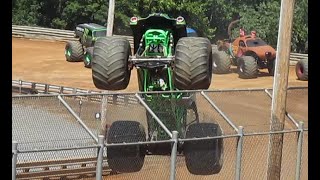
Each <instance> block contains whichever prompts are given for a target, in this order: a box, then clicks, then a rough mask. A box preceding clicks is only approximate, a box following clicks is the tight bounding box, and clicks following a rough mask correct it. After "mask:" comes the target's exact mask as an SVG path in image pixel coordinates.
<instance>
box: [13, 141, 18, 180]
mask: <svg viewBox="0 0 320 180" xmlns="http://www.w3.org/2000/svg"><path fill="white" fill-rule="evenodd" d="M17 158H18V142H17V141H12V180H15V179H16V174H17Z"/></svg>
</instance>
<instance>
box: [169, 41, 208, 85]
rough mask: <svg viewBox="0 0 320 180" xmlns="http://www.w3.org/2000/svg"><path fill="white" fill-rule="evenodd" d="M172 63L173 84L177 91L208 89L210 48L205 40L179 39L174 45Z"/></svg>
mask: <svg viewBox="0 0 320 180" xmlns="http://www.w3.org/2000/svg"><path fill="white" fill-rule="evenodd" d="M174 63H175V67H174V84H175V86H176V87H177V88H178V89H180V90H196V89H208V88H209V86H210V84H211V78H212V47H211V43H210V41H209V40H208V39H207V38H203V37H183V38H180V39H179V41H178V43H177V45H176V52H175V62H174Z"/></svg>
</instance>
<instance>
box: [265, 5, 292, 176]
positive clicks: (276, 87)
mask: <svg viewBox="0 0 320 180" xmlns="http://www.w3.org/2000/svg"><path fill="white" fill-rule="evenodd" d="M294 3H295V0H281V10H280V21H279V32H278V43H277V54H276V64H275V74H274V82H273V95H272V106H271V126H270V130H271V131H281V130H283V129H284V122H285V111H286V100H287V87H288V74H289V65H290V60H289V58H290V51H291V32H292V20H293V9H294ZM282 148H283V134H272V135H270V140H269V159H268V171H267V179H268V180H280V176H281V158H282Z"/></svg>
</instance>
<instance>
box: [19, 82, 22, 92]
mask: <svg viewBox="0 0 320 180" xmlns="http://www.w3.org/2000/svg"><path fill="white" fill-rule="evenodd" d="M21 91H22V81H21V80H20V79H19V94H21Z"/></svg>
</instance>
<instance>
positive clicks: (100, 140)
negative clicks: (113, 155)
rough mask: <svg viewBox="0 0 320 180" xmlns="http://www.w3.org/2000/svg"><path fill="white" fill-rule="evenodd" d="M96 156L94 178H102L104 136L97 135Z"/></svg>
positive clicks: (98, 179)
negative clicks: (97, 146)
mask: <svg viewBox="0 0 320 180" xmlns="http://www.w3.org/2000/svg"><path fill="white" fill-rule="evenodd" d="M98 145H99V146H100V147H99V148H98V158H97V167H96V180H102V167H103V166H102V163H103V149H104V136H103V135H99V138H98Z"/></svg>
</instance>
